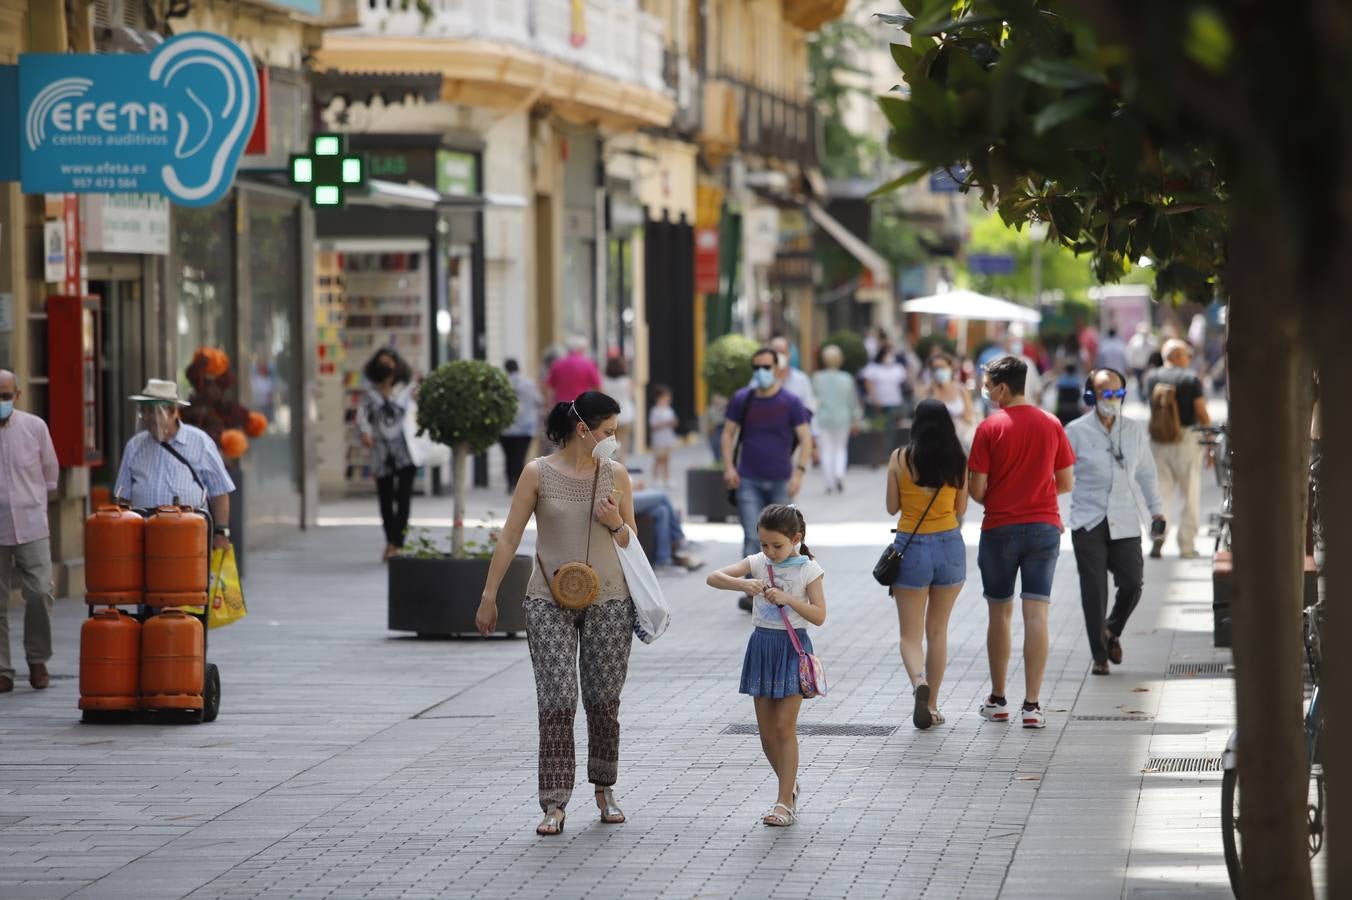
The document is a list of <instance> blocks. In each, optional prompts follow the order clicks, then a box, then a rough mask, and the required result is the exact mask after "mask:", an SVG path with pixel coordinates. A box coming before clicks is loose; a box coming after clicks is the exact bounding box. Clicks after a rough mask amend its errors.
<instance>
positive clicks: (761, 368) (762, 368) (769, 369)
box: [751, 366, 775, 372]
mask: <svg viewBox="0 0 1352 900" xmlns="http://www.w3.org/2000/svg"><path fill="white" fill-rule="evenodd" d="M751 368H753V369H755V370H756V371H757V372H773V371H774V370H775V367H774V366H752V367H751Z"/></svg>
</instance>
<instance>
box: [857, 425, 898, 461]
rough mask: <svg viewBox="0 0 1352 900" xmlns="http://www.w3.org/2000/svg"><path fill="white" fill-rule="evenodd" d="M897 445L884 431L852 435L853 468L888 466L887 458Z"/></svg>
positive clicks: (862, 432)
mask: <svg viewBox="0 0 1352 900" xmlns="http://www.w3.org/2000/svg"><path fill="white" fill-rule="evenodd" d="M895 447H896V444H893V443H891V442H890V441H889V440H888V434H887V433H886V432H883V431H861V432H859V433H858V434H852V435H850V447H849V459H850V465H852V466H870V467H872V468H874V469H876V468H878V467H879V466H885V465H887V457H889V456H890V455H891V454H892V450H893V448H895Z"/></svg>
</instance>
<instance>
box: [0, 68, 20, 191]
mask: <svg viewBox="0 0 1352 900" xmlns="http://www.w3.org/2000/svg"><path fill="white" fill-rule="evenodd" d="M17 121H19V67H18V66H0V127H7V128H9V129H10V130H14V123H15V122H17ZM18 180H19V142H18V141H16V140H14V139H13V138H10V139H8V140H6V139H5V138H2V137H0V181H18Z"/></svg>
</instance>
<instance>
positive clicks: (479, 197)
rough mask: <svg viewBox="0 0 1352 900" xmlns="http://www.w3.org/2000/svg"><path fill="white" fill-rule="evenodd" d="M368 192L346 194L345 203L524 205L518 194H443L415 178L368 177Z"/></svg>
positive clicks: (466, 207)
mask: <svg viewBox="0 0 1352 900" xmlns="http://www.w3.org/2000/svg"><path fill="white" fill-rule="evenodd" d="M366 187H367V193H365V194H357V193H352V194H349V195H348V198H347V202H348V203H350V204H356V205H360V206H380V207H385V208H389V209H462V210H476V209H485V208H504V209H513V208H524V207H525V206H526V198H524V197H522V196H520V195H517V194H443V193H440V192H438V191H436V190H434V189H432V188H430V187H428V186H427V185H425V184H421V183H419V182H417V181H409V182H404V183H400V182H397V181H383V180H381V179H379V178H371V179H368V180H367V182H366Z"/></svg>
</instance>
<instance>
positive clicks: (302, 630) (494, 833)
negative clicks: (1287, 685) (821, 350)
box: [0, 470, 1231, 898]
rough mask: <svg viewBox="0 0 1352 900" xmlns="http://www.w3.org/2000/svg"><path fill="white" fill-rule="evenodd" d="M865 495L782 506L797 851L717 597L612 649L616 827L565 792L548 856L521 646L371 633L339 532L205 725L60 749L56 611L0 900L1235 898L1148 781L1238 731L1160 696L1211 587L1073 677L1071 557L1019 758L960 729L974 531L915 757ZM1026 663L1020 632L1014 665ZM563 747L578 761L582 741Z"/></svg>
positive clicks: (1198, 691)
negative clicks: (824, 675) (786, 527)
mask: <svg viewBox="0 0 1352 900" xmlns="http://www.w3.org/2000/svg"><path fill="white" fill-rule="evenodd" d="M880 482H881V473H880V472H871V471H868V470H855V471H853V472H852V473H851V476H850V484H849V491H848V492H847V493H846V494H845V496H844V497H843V498H839V497H832V498H830V499H829V500H828V499H827V498H826V497H825V496H824V495H821V494H820V493H819V492H818V491H819V489H818V488H816V487H815V486H811V487H809V489H808V491H807V492H806V494H805V496H804V497H803V498H802V500H801V501H800V502H801V503H802V505H803V507H804V509H805V510H806V512H807V515H808V519H809V542H810V543H811V544H812V545H813V546H814V549H816V550H817V551H818V554H819V557H820V559H821V562H822V564H823V565H824V567H825V568H826V570H827V573H828V576H827V596H828V599H829V608H830V615H829V619H828V622H827V626H826V627H825V628H824V629H822V630H821V631H820V633H819V634H818V635H817V636H814V641H815V642H816V644H817V648H818V651H819V653H820V655H821V656H822V658H823V659H824V660H825V662H826V665H827V666H828V669H829V672H830V675H831V680H832V685H833V690H832V693H831V696H830V697H828V698H824V699H819V700H814V701H811V702H809V703H807V704H805V706H804V714H803V719H802V722H803V724H804V725H805V727H806V726H812V727H813V728H815V730H817V731H818V732H828V733H814V734H808V735H805V736H804V737H803V739H802V759H803V771H802V784H803V791H804V794H803V799H802V801H801V804H800V811H801V819H800V823H799V825H798V826H797V827H795V828H790V829H768V828H764V827H762V826H760V825H759V824H758V817H759V815H760V814H761V813H763V812H764V810H765V809H766V808H767V807H768V806H769V805H770V803H771V802H772V801H773V794H774V787H773V782H772V778H771V774H770V770H769V767H768V766H767V765H766V764H765V763H764V761H763V759H762V758H761V753H760V747H759V742H758V740H757V738H756V737H755V736H754V734H747V733H729V730H730V729H731V730H733V731H734V732H735V731H737V730H738V729H737V726H746V725H748V724H750V723H752V722H754V716H753V715H752V710H751V704H750V702H749V700H747V699H746V698H744V697H741V696H739V695H738V694H737V693H736V687H737V674H738V671H739V667H740V660H741V655H742V650H743V647H744V645H745V641H746V636H747V629H748V627H749V623H748V618H747V616H746V614H745V613H741V612H739V611H738V610H737V609H736V608H735V602H734V599H733V596H732V595H730V594H718V593H715V592H712V591H709V590H708V589H706V588H705V587H704V585H703V580H702V577H697V576H690V577H687V578H684V579H680V580H677V581H671V582H667V585H668V587H669V590H670V592H669V596H670V598H671V599H672V602H673V604H674V606H675V611H676V619H675V624H674V625H673V627H672V629H671V631H670V632H669V633H668V634H667V635H666V636H665V637H664V638H663V639H662V640H660V641H659V642H657V643H656V644H654V645H652V646H643V645H639V644H636V645H635V647H634V650H633V656H632V663H631V674H630V679H629V682H628V686H627V687H626V690H625V694H624V709H623V712H622V722H623V727H624V731H623V737H622V741H623V743H622V772H621V781H620V784H619V785H618V787H617V797H618V799H619V800H620V802H621V804H622V805H623V806H624V808H625V810H626V812H628V814H629V817H630V822H629V823H628V824H626V825H623V826H603V825H601V824H599V822H597V820H596V816H595V814H594V811H593V809H592V801H591V797H590V794H589V791H588V786H587V785H586V784H585V781H584V779H585V770H582V769H580V771H579V781H580V782H581V783H580V785H579V789H578V792H577V793H576V794H575V795H574V800H573V803H572V805H571V813H570V817H569V819H568V822H567V825H566V830H565V832H564V834H563V835H562V836H561V837H558V838H552V839H540V838H537V837H536V836H535V835H534V833H533V828H534V825H535V823H536V822H537V821H538V809H537V806H536V803H535V799H534V797H535V741H536V730H535V722H534V689H533V683H532V680H531V672H530V663H529V660H528V658H527V654H526V647H525V642H524V641H523V640H515V641H512V640H506V639H500V640H493V641H483V640H479V639H465V640H449V641H423V640H417V639H414V638H412V637H405V636H399V635H395V634H392V633H390V632H388V631H386V629H385V578H384V569H383V568H382V567H381V566H380V565H379V563H378V562H375V559H376V556H377V554H378V551H379V547H378V545H377V532H376V530H375V529H374V528H373V527H370V526H361V525H347V526H335V527H326V528H321V529H318V530H316V531H314V532H310V533H308V534H304V535H301V536H298V537H296V538H294V539H292V540H290V541H289V542H287V543H286V544H285V545H284V546H281V547H278V548H276V549H274V550H271V551H269V552H254V553H253V554H251V563H252V572H251V575H250V578H249V583H248V585H247V588H248V593H249V600H250V607H251V614H250V616H249V618H248V619H246V620H245V621H244V622H242V623H240V624H238V625H235V626H232V627H231V628H230V629H228V630H226V631H222V632H216V633H214V634H213V646H212V652H211V657H212V660H213V661H214V662H217V663H218V664H219V665H220V666H221V671H222V678H223V682H224V697H223V702H222V712H221V716H220V719H219V720H218V721H217V722H216V723H214V724H211V725H203V726H195V727H188V726H179V727H167V726H149V725H141V726H112V727H93V726H82V725H80V724H79V723H78V721H77V720H78V712H77V711H76V709H75V700H76V683H75V681H74V680H73V676H74V674H75V658H76V654H77V636H78V630H79V624H80V620H81V617H82V616H83V607H81V606H80V605H79V604H77V603H73V602H69V601H62V602H61V603H59V604H58V625H57V634H58V637H59V640H58V655H57V658H56V659H55V660H54V662H53V671H54V672H55V673H56V674H57V675H58V676H64V677H59V678H58V680H56V681H54V683H53V687H52V688H51V689H50V690H48V691H46V692H43V693H37V692H33V691H31V690H29V689H28V688H27V683H26V681H25V680H23V679H22V677H21V679H20V685H19V687H18V688H16V690H15V692H14V693H13V694H10V695H7V696H3V697H0V747H2V748H3V750H2V751H0V897H64V896H72V895H73V896H77V897H95V898H116V897H128V898H131V897H136V898H157V897H183V896H191V897H201V898H208V897H253V896H267V897H336V898H348V897H363V896H372V897H485V898H491V897H535V896H553V897H582V896H587V897H622V896H662V897H695V896H699V897H769V896H774V897H814V898H820V897H844V896H850V897H884V896H886V897H940V898H942V897H959V896H960V897H973V898H982V897H995V896H1004V897H1076V898H1086V897H1095V898H1097V897H1174V896H1205V897H1223V896H1228V891H1227V890H1226V889H1225V872H1224V865H1223V863H1222V861H1221V855H1220V837H1219V831H1218V820H1219V775H1208V774H1188V773H1184V774H1177V775H1166V774H1147V773H1143V771H1142V770H1143V769H1145V768H1146V764H1147V761H1148V760H1149V758H1150V757H1151V756H1152V755H1170V756H1194V755H1219V751H1220V749H1221V747H1222V746H1223V745H1224V741H1225V737H1226V734H1227V733H1228V730H1229V728H1230V727H1231V725H1230V721H1231V693H1230V690H1231V685H1230V681H1229V679H1227V678H1193V679H1188V678H1166V677H1165V673H1166V669H1167V667H1168V665H1169V663H1172V662H1186V661H1205V662H1211V661H1227V660H1228V653H1224V652H1221V651H1213V650H1212V649H1211V642H1210V631H1209V629H1210V615H1209V613H1210V581H1209V570H1208V567H1207V565H1206V563H1205V562H1183V561H1180V560H1178V559H1176V558H1173V559H1169V558H1166V559H1165V560H1163V561H1158V562H1150V564H1149V565H1148V569H1147V581H1148V589H1147V595H1146V598H1145V600H1144V602H1143V603H1142V605H1141V608H1140V609H1139V611H1138V612H1137V614H1136V617H1135V618H1134V619H1133V621H1132V624H1131V626H1130V628H1129V629H1128V633H1127V634H1126V635H1125V636H1124V638H1123V643H1124V647H1125V652H1126V664H1125V665H1124V666H1122V667H1121V668H1119V669H1118V670H1117V671H1116V673H1115V674H1114V675H1113V676H1112V677H1110V678H1089V677H1087V671H1088V652H1087V650H1086V649H1085V647H1084V646H1083V644H1084V638H1083V624H1082V618H1081V613H1080V608H1079V602H1078V593H1077V586H1076V581H1075V577H1074V560H1073V557H1072V555H1071V553H1070V550H1069V546H1068V545H1069V542H1068V541H1067V542H1066V543H1067V546H1066V549H1065V551H1064V552H1063V555H1062V560H1061V564H1060V568H1059V570H1058V573H1057V579H1056V585H1057V586H1056V596H1055V601H1054V603H1053V607H1052V617H1051V629H1052V649H1051V660H1050V664H1049V666H1048V673H1047V682H1046V687H1045V688H1044V691H1043V700H1044V706H1045V707H1046V709H1047V710H1048V718H1049V724H1048V727H1047V728H1046V729H1045V730H1044V731H1036V732H1035V731H1024V730H1023V729H1021V728H1017V727H1009V726H996V725H992V724H988V723H984V722H982V721H981V720H980V719H979V718H978V717H977V716H976V714H975V706H976V703H977V701H978V699H979V698H980V697H981V695H982V694H983V693H984V692H985V691H986V690H987V689H988V682H987V675H986V659H985V642H984V639H985V626H986V615H985V610H984V608H983V607H984V604H983V603H982V601H981V598H980V589H979V577H978V576H977V573H976V568H975V541H974V539H975V532H974V531H973V530H972V528H971V526H969V529H968V531H969V532H970V534H969V536H970V537H971V538H972V541H971V543H972V546H971V548H970V554H969V556H970V565H969V575H970V576H971V578H970V579H969V582H968V586H967V588H966V589H965V590H964V592H963V595H962V597H961V599H960V600H959V604H958V608H957V610H956V612H955V614H954V617H953V622H952V627H951V630H950V638H949V653H950V667H949V671H948V674H947V676H946V678H945V683H944V696H943V697H942V698H941V705H942V708H943V710H944V712H945V713H946V715H947V716H948V724H946V725H943V726H940V727H937V728H935V729H933V730H932V731H930V732H927V733H919V732H916V731H915V730H914V729H912V728H911V726H910V724H909V708H910V704H909V691H908V690H907V689H906V687H905V679H904V675H903V674H902V670H901V665H900V659H899V656H898V653H897V634H896V616H895V611H894V607H893V605H892V603H891V601H890V600H888V599H887V598H886V597H885V596H884V595H883V593H882V591H881V589H880V588H878V587H877V585H876V584H874V583H873V582H872V580H871V579H870V577H869V570H870V568H871V566H872V563H873V561H874V559H875V557H876V553H877V550H878V547H879V546H880V545H881V542H882V541H885V540H886V539H887V536H888V535H887V532H886V529H887V527H888V526H887V525H886V520H885V518H884V517H883V515H882V511H881V510H880V509H875V507H876V506H878V505H879V500H878V497H879V493H880ZM498 497H499V495H498V494H497V493H496V492H494V493H493V494H492V495H488V494H486V493H484V494H480V495H479V496H478V497H477V498H476V500H475V505H476V508H479V507H482V508H487V507H488V506H489V505H491V504H493V503H497V504H498V506H496V507H494V508H499V509H500V508H505V504H504V503H502V502H501V501H500V500H499V499H498ZM371 506H374V503H373V502H372V504H371ZM373 511H374V510H370V512H373ZM333 514H334V515H335V516H337V517H339V518H341V517H343V516H349V517H350V516H353V515H357V514H364V513H362V510H360V509H359V508H358V507H357V506H356V505H355V504H352V503H345V504H342V505H340V506H338V507H335V509H334V510H333ZM415 515H422V516H426V517H429V518H431V519H434V520H435V519H437V518H440V517H448V516H449V500H444V499H422V498H419V499H418V500H417V501H415ZM973 518H975V517H973ZM691 531H692V532H693V533H695V534H696V535H697V536H698V537H699V538H700V539H701V540H702V541H703V542H704V543H705V554H704V555H705V556H706V557H707V558H708V560H709V562H710V563H715V562H722V561H723V560H725V559H726V560H728V561H730V560H731V559H732V558H733V556H734V554H735V552H736V551H735V549H734V547H735V542H736V541H737V540H738V533H737V531H736V529H735V527H734V526H731V525H723V526H719V525H702V524H701V525H696V526H695V527H693V528H692V529H691ZM1016 620H1017V617H1016ZM18 624H19V623H18V621H17V619H16V621H15V628H14V632H15V636H16V637H17V636H18V634H19V632H20V629H19V627H18ZM1019 643H1020V635H1019V634H1018V633H1017V625H1016V635H1015V648H1016V663H1017V648H1018V647H1019ZM22 674H23V673H21V676H22ZM1021 692H1022V674H1021V670H1020V669H1019V668H1018V667H1017V664H1016V666H1015V667H1014V670H1013V671H1012V672H1011V688H1010V695H1011V701H1012V702H1017V700H1018V695H1019V694H1021ZM1086 716H1117V717H1125V718H1127V719H1128V720H1127V721H1102V720H1090V719H1085V718H1082V717H1086ZM579 719H581V713H579ZM837 726H839V727H837ZM741 730H742V731H743V732H745V731H746V729H745V728H742V729H741ZM578 735H579V742H580V746H579V758H580V759H584V758H585V757H584V755H583V754H584V752H585V751H584V746H585V729H584V728H583V727H582V722H581V721H579V723H578Z"/></svg>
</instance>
